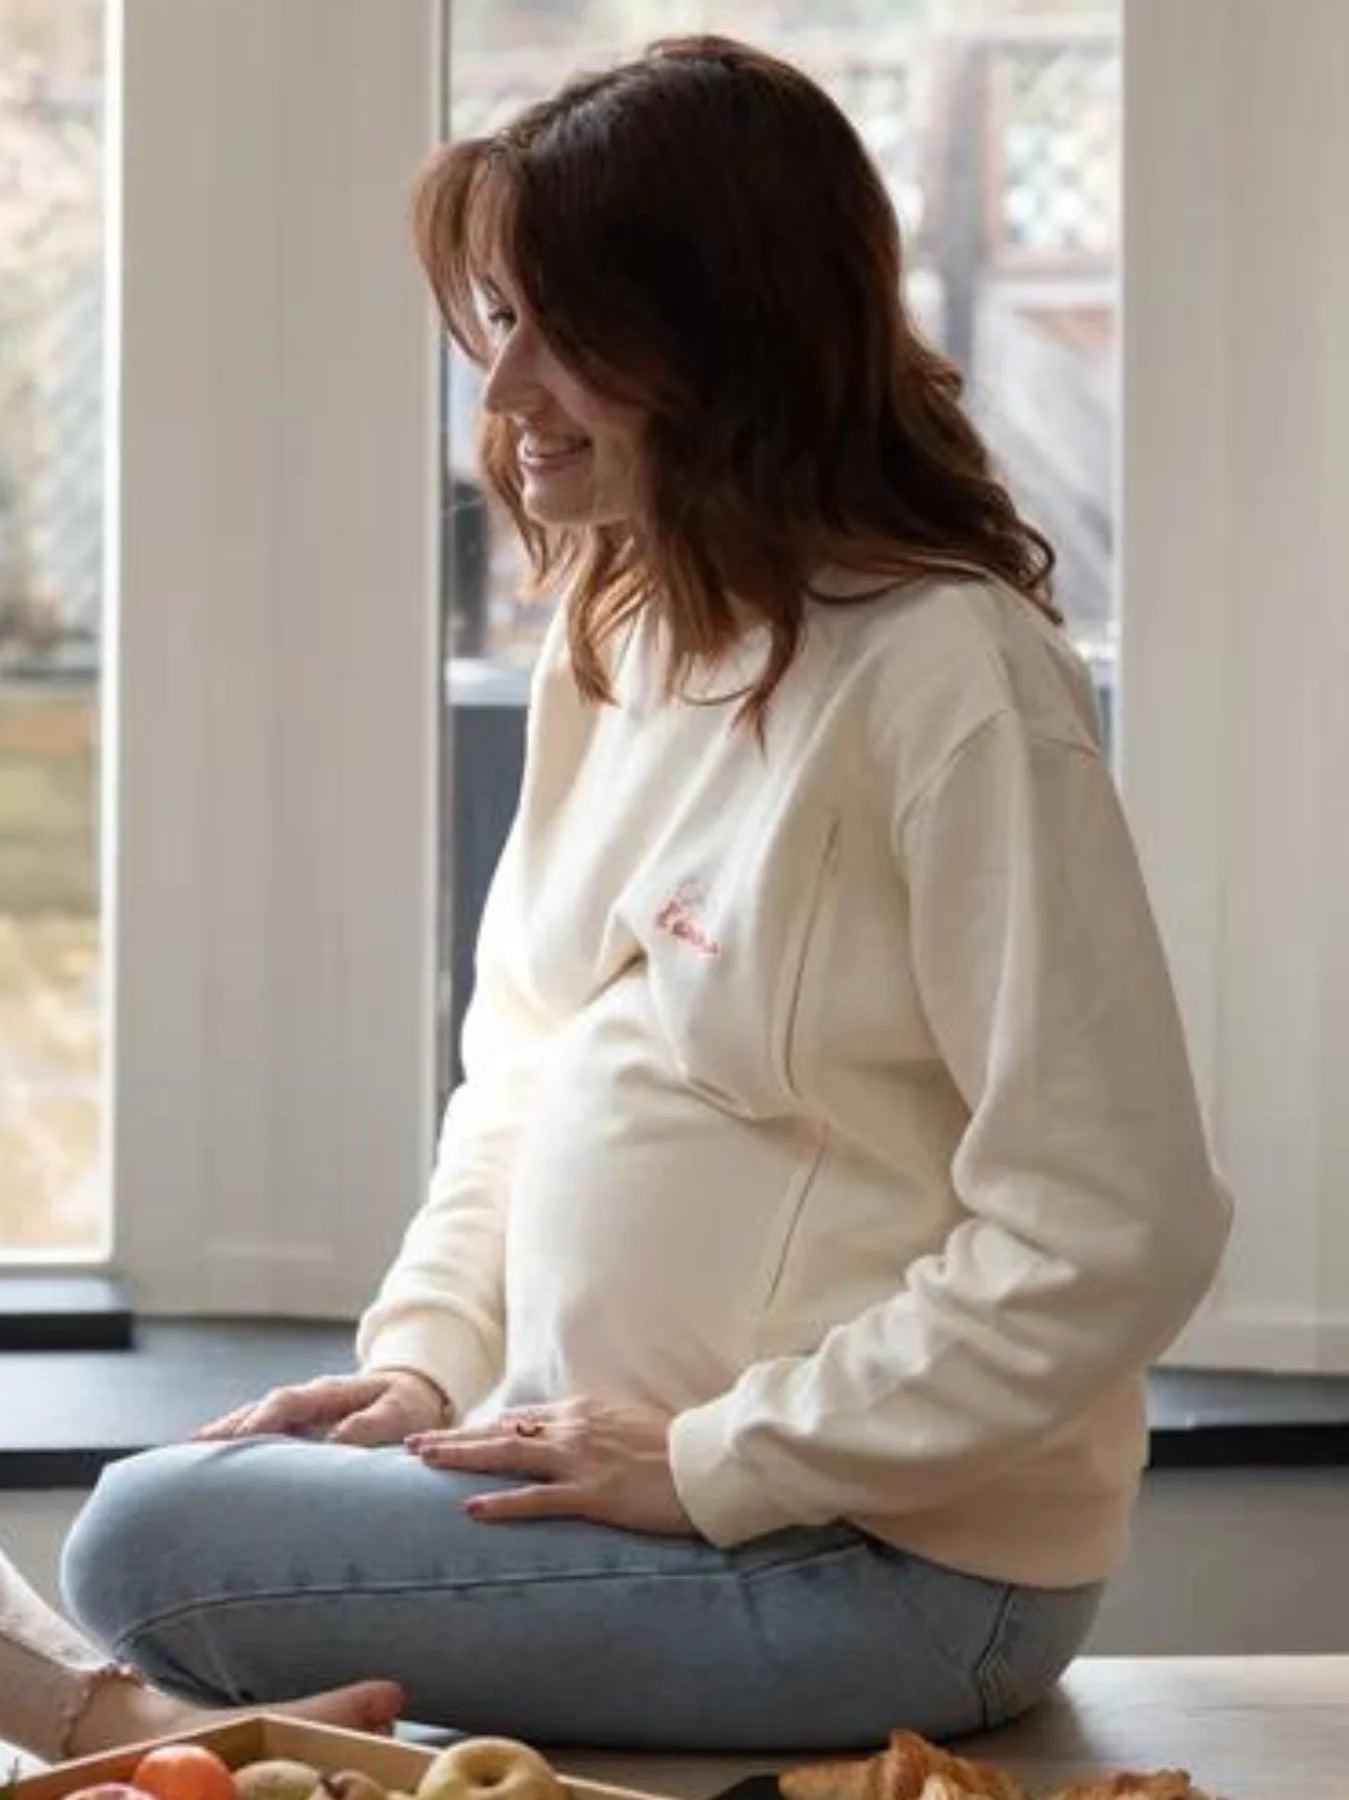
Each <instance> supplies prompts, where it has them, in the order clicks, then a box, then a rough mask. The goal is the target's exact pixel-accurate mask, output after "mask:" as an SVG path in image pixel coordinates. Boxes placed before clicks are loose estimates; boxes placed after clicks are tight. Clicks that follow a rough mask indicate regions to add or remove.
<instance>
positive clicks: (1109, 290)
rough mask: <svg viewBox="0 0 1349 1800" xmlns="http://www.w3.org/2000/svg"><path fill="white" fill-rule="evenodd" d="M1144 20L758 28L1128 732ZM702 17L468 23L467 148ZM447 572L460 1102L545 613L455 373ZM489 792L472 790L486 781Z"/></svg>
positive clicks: (715, 23) (912, 2)
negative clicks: (1053, 558)
mask: <svg viewBox="0 0 1349 1800" xmlns="http://www.w3.org/2000/svg"><path fill="white" fill-rule="evenodd" d="M1119 11H1120V7H1119V0H1078V3H1077V4H1064V3H1063V0H1053V4H1049V0H850V3H848V4H840V3H838V0H758V4H756V5H754V6H752V7H750V8H748V9H745V8H742V9H740V10H739V11H738V12H737V13H736V15H735V23H734V26H733V27H732V29H733V30H734V32H735V33H736V34H737V35H739V36H741V37H743V38H744V39H746V40H747V41H749V42H752V43H754V44H756V45H760V46H762V47H763V48H765V49H768V50H771V51H775V52H777V53H779V54H781V55H783V56H785V57H787V58H788V59H789V60H791V61H793V62H795V63H797V64H799V65H800V66H801V67H803V68H804V69H806V70H807V71H808V72H809V73H810V74H811V75H813V76H814V77H815V78H816V79H817V80H819V81H820V82H821V84H822V85H823V86H824V87H825V88H826V89H827V90H828V91H829V92H830V93H831V94H832V95H833V96H834V97H835V98H836V99H837V100H838V101H839V103H840V104H841V105H842V106H843V108H844V110H845V111H846V112H847V114H848V115H849V117H850V118H851V119H852V120H853V121H854V123H855V124H856V125H857V126H858V128H859V130H860V131H861V134H862V136H863V138H864V140H865V141H866V143H867V145H868V147H869V149H870V150H871V153H872V155H873V156H874V157H875V159H876V161H877V163H878V164H879V166H880V168H881V171H882V173H883V175H884V177H885V181H886V184H887V186H888V188H889V191H890V194H891V197H892V198H893V201H894V204H895V207H896V210H897V212H898V214H899V218H900V222H901V226H902V228H903V231H904V236H905V248H906V252H907V257H908V269H909V277H908V280H909V298H910V300H911V302H912V304H913V307H914V310H915V312H916V314H917V315H918V317H919V319H920V320H921V322H922V323H923V325H924V327H925V328H926V330H927V332H928V334H929V336H930V337H931V338H932V339H933V340H934V341H936V342H937V343H938V344H940V345H941V346H942V348H943V349H944V350H945V351H946V352H947V354H948V355H950V356H951V357H953V358H954V359H955V360H956V361H957V362H958V363H959V364H960V366H961V367H962V369H963V370H964V371H965V374H966V378H967V383H968V386H967V402H968V405H969V408H970V410H971V412H972V414H973V416H974V418H975V419H976V421H977V423H978V425H979V427H980V429H981V430H982V432H983V434H984V436H985V438H986V439H987V441H988V442H989V444H990V446H991V448H992V450H993V453H994V455H995V456H996V458H997V459H998V461H999V463H1000V465H1001V467H1002V468H1003V470H1004V472H1005V474H1006V475H1007V477H1008V479H1009V481H1010V483H1011V486H1012V488H1013V490H1014V491H1015V493H1016V495H1017V498H1018V501H1019V503H1020V505H1021V506H1022V508H1023V510H1024V511H1025V513H1026V514H1027V515H1028V516H1029V517H1030V518H1031V519H1032V520H1033V521H1034V522H1035V523H1037V524H1038V525H1039V526H1040V527H1041V528H1042V529H1043V530H1044V531H1045V532H1046V533H1047V535H1048V536H1049V537H1050V538H1051V539H1052V540H1053V542H1054V545H1055V547H1056V549H1057V551H1058V555H1059V567H1058V578H1057V579H1058V598H1059V602H1060V605H1061V606H1062V608H1063V610H1064V612H1065V613H1066V615H1067V618H1068V625H1069V631H1070V633H1071V635H1072V637H1073V639H1074V641H1075V642H1076V644H1077V646H1078V648H1079V649H1080V650H1081V651H1082V653H1083V654H1084V656H1085V657H1086V658H1087V660H1088V663H1089V664H1090V666H1091V668H1092V670H1093V673H1094V676H1095V681H1096V687H1097V694H1098V699H1099V702H1100V707H1101V713H1102V721H1103V724H1104V726H1105V729H1106V731H1107V733H1108V732H1109V731H1110V730H1111V727H1112V724H1113V715H1114V695H1115V667H1116V644H1117V636H1118V632H1117V620H1116V616H1115V602H1114V517H1113V510H1114V472H1113V466H1114V456H1115V437H1116V428H1117V419H1116V398H1115V396H1116V379H1115V363H1116V324H1117V309H1116V279H1117V260H1118V245H1119V217H1118V214H1119V207H1118V187H1119V181H1118V168H1119V136H1120V104H1119V87H1120V81H1119V63H1120V56H1119V26H1120V21H1119ZM727 16H728V15H726V14H725V13H724V12H719V10H718V9H716V8H710V9H709V8H704V7H701V6H697V5H689V4H680V3H679V0H630V3H629V4H627V5H625V6H618V5H616V4H605V3H604V0H566V3H564V0H549V3H547V4H544V3H543V0H493V3H491V4H483V5H476V6H452V7H451V9H450V13H449V27H448V32H447V42H448V46H449V82H448V128H449V133H450V135H454V136H458V135H464V134H467V133H471V132H474V131H478V130H483V129H490V128H492V127H493V126H494V125H496V124H498V123H500V122H501V121H503V120H504V119H506V118H508V117H509V116H510V115H511V114H512V113H513V112H514V111H516V110H517V109H518V108H519V107H520V106H522V105H524V104H527V103H528V102H529V101H531V100H534V99H537V98H540V97H542V96H543V95H545V94H547V93H549V92H551V91H552V90H553V89H554V88H555V87H556V86H557V85H558V84H559V83H560V82H561V81H562V80H563V79H564V78H565V77H566V76H567V75H568V74H570V73H572V72H573V71H575V70H578V69H583V68H586V67H597V66H603V65H604V64H605V63H607V62H611V61H614V60H616V59H617V58H619V57H621V56H624V55H627V54H631V53H633V52H635V51H637V50H639V49H640V48H641V46H642V45H643V44H645V43H646V42H648V41H649V40H650V39H652V38H654V37H657V36H659V35H663V34H670V33H674V32H678V31H683V30H700V29H706V28H712V29H717V28H725V27H724V24H723V23H722V22H723V21H724V20H725V18H726V17H727ZM447 388H448V407H447V414H448V420H449V430H448V458H447V462H448V467H447V472H446V486H447V493H446V504H445V509H444V520H445V531H444V542H443V564H442V566H443V571H444V580H445V584H446V586H445V592H446V617H447V626H448V639H449V646H450V651H451V662H450V674H449V680H448V684H447V695H448V704H449V710H450V737H451V740H452V742H453V744H454V746H455V750H456V752H457V754H456V755H455V756H454V758H453V762H454V766H455V767H456V768H457V769H458V771H459V772H460V773H459V775H458V776H457V777H456V779H455V782H454V784H453V788H452V795H453V799H452V806H451V809H450V814H449V829H450V830H451V831H452V832H453V833H454V834H455V841H454V852H455V853H454V855H453V856H452V857H450V858H449V859H448V861H449V864H450V866H452V867H453V869H454V870H455V874H454V883H453V893H452V896H451V904H450V912H451V932H450V939H451V942H450V957H451V969H450V976H449V981H448V988H449V991H450V994H451V997H452V1002H453V1004H452V1006H451V1008H450V1009H449V1012H448V1014H447V1016H446V1017H445V1018H444V1019H443V1021H442V1025H443V1031H442V1056H441V1070H442V1082H441V1085H442V1088H443V1087H444V1085H445V1080H446V1078H447V1077H448V1076H449V1075H452V1074H453V1073H455V1072H456V1071H457V1063H456V1060H455V1057H454V1053H453V1046H454V1045H455V1043H456V1042H457V1035H458V1027H459V1022H460V1020H461V1018H462V1012H463V1006H464V1003H465V1000H466V998H467V993H468V988H469V986H470V984H471V979H472V949H473V934H474V932H475V930H476V924H477V918H478V913H479V910H480V908H481V904H482V899H483V896H484V894H485V890H486V884H487V880H488V878H489V877H490V873H491V866H492V863H493V861H494V859H495V856H496V853H497V850H498V848H499V845H500V841H501V836H502V833H503V832H504V830H505V827H506V824H507V822H508V820H509V816H510V811H511V808H512V806H513V803H514V796H515V784H516V782H517V781H518V778H519V766H520V759H521V730H520V721H519V714H520V711H521V709H522V708H523V705H524V702H525V696H526V686H527V671H528V669H529V666H530V664H531V662H532V660H533V657H534V654H535V652H536V650H537V647H538V644H539V641H540V638H541V636H542V634H543V630H544V627H545V625H546V622H547V607H546V604H541V603H538V602H522V601H520V600H519V599H518V598H517V590H518V587H519V584H520V576H521V567H520V558H519V552H518V549H517V546H516V544H515V541H514V536H513V533H512V532H511V530H510V528H509V525H508V524H507V523H506V522H502V521H498V520H497V519H496V518H494V517H493V515H492V514H491V513H490V512H489V510H488V508H487V505H486V502H485V500H484V496H483V490H482V486H481V484H480V480H479V475H478V470H477V467H476V462H475V456H474V439H475V414H476V409H477V401H478V393H479V388H480V380H479V378H478V376H477V373H476V371H475V370H474V369H473V368H472V366H471V365H470V364H468V363H467V362H466V361H465V360H464V359H463V358H462V357H460V356H459V354H458V353H457V352H455V353H454V354H453V355H452V356H451V357H450V358H449V359H448V368H447ZM470 772H471V779H470Z"/></svg>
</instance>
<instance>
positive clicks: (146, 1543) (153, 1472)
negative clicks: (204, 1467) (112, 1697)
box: [61, 1445, 205, 1644]
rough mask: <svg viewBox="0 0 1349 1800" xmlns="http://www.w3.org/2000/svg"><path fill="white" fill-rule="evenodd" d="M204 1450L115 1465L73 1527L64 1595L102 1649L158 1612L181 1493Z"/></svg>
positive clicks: (151, 1454)
mask: <svg viewBox="0 0 1349 1800" xmlns="http://www.w3.org/2000/svg"><path fill="white" fill-rule="evenodd" d="M204 1448H205V1446H197V1445H173V1446H171V1447H170V1448H168V1449H164V1450H150V1451H146V1452H145V1453H144V1454H142V1455H139V1456H129V1457H126V1458H124V1459H123V1460H122V1461H120V1462H116V1463H112V1464H110V1465H109V1466H108V1467H107V1468H106V1469H104V1471H103V1473H102V1475H101V1476H100V1477H99V1480H98V1484H97V1486H96V1487H95V1489H94V1491H93V1493H92V1494H91V1495H90V1496H89V1499H88V1500H87V1501H86V1502H85V1505H84V1508H83V1510H82V1511H81V1512H80V1514H79V1516H78V1517H77V1519H76V1520H75V1523H74V1525H73V1526H72V1527H71V1530H70V1535H69V1536H68V1537H67V1539H66V1542H65V1545H64V1548H63V1550H62V1553H61V1590H62V1593H63V1594H64V1596H65V1601H66V1605H67V1606H68V1607H69V1609H70V1611H71V1612H72V1613H73V1614H74V1616H75V1617H76V1618H77V1619H78V1620H79V1622H80V1623H81V1625H83V1626H84V1628H85V1630H87V1631H88V1632H89V1633H90V1634H91V1635H92V1636H93V1637H94V1638H96V1639H97V1640H99V1641H100V1642H101V1643H104V1644H116V1643H117V1642H119V1641H121V1640H122V1639H123V1638H125V1637H126V1635H127V1633H128V1631H129V1630H130V1629H132V1627H133V1625H134V1623H135V1622H136V1621H137V1620H138V1619H140V1618H143V1617H144V1616H145V1613H146V1612H147V1611H148V1610H151V1609H152V1608H153V1606H154V1605H155V1603H156V1589H157V1588H158V1587H159V1584H160V1583H161V1582H162V1580H163V1578H164V1574H165V1570H166V1567H167V1566H170V1565H171V1564H172V1561H173V1546H174V1540H175V1537H178V1536H180V1535H181V1525H182V1521H183V1517H184V1512H185V1509H186V1507H187V1506H188V1500H187V1497H186V1494H185V1492H184V1490H185V1487H186V1486H187V1484H188V1480H189V1476H190V1472H191V1470H192V1469H193V1467H194V1465H195V1464H196V1463H197V1462H198V1460H199V1457H200V1452H201V1450H203V1449H204Z"/></svg>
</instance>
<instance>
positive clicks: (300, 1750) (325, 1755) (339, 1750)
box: [10, 1713, 660, 1800]
mask: <svg viewBox="0 0 1349 1800" xmlns="http://www.w3.org/2000/svg"><path fill="white" fill-rule="evenodd" d="M153 1742H154V1743H161V1744H163V1743H174V1744H202V1745H204V1746H205V1748H206V1749H208V1750H214V1751H215V1753H216V1755H217V1756H219V1757H220V1758H222V1760H223V1761H225V1762H226V1763H228V1764H229V1766H230V1768H232V1769H237V1768H240V1767H241V1766H242V1765H243V1764H244V1763H250V1762H258V1761H260V1760H261V1759H262V1758H264V1757H273V1756H284V1757H291V1758H293V1759H294V1760H295V1761H297V1762H305V1763H310V1764H312V1766H313V1767H314V1768H316V1769H317V1770H318V1771H319V1773H320V1774H321V1775H334V1774H336V1773H337V1771H338V1770H339V1769H361V1770H363V1771H364V1772H365V1774H367V1775H369V1776H371V1777H372V1778H373V1779H374V1780H375V1781H378V1782H379V1783H380V1785H381V1786H383V1787H387V1788H400V1789H402V1790H403V1791H404V1792H405V1793H409V1794H410V1793H413V1792H414V1791H415V1789H416V1786H417V1783H418V1782H419V1781H420V1780H421V1778H422V1775H423V1774H424V1773H425V1771H426V1769H427V1767H428V1766H429V1765H430V1764H431V1763H432V1762H434V1761H435V1759H436V1757H437V1756H438V1755H439V1754H440V1749H439V1748H430V1749H428V1748H426V1747H424V1746H422V1745H419V1744H404V1743H399V1742H398V1741H397V1740H396V1739H394V1738H386V1737H374V1736H372V1735H371V1734H370V1733H369V1732H364V1731H344V1730H342V1729H341V1728H340V1727H338V1726H335V1725H310V1724H306V1723H304V1722H303V1721H301V1720H299V1719H288V1718H284V1717H282V1716H281V1715H280V1714H279V1713H257V1714H254V1715H253V1716H251V1717H249V1718H247V1719H236V1720H234V1721H232V1722H230V1723H227V1724H224V1725H212V1726H208V1727H207V1728H206V1729H205V1730H203V1731H191V1732H180V1733H178V1734H176V1735H175V1736H173V1737H172V1738H157V1739H154V1740H153ZM151 1747H152V1745H151V1743H144V1744H130V1745H127V1746H126V1747H125V1748H123V1749H121V1750H114V1751H112V1752H110V1753H109V1754H108V1755H106V1756H83V1757H80V1758H79V1759H78V1760H77V1761H75V1762H65V1763H58V1764H56V1765H55V1766H54V1767H52V1768H50V1769H44V1770H43V1771H42V1773H41V1774H39V1775H30V1776H28V1777H27V1779H26V1780H23V1781H20V1782H18V1783H16V1784H15V1786H14V1787H13V1788H12V1789H11V1790H10V1792H11V1794H12V1796H13V1800H64V1796H65V1795H67V1794H73V1793H75V1792H76V1790H77V1789H79V1788H86V1787H93V1786H94V1785H95V1784H96V1783H98V1782H102V1781H130V1779H131V1774H132V1771H133V1770H134V1769H135V1767H136V1764H137V1763H138V1762H139V1761H140V1759H141V1757H142V1756H144V1754H145V1752H146V1751H147V1750H148V1749H150V1748H151ZM559 1780H561V1781H562V1784H563V1786H564V1787H565V1788H566V1789H567V1792H568V1794H569V1795H570V1796H571V1800H660V1797H659V1796H655V1795H651V1794H648V1793H646V1792H644V1791H643V1790H642V1789H640V1788H626V1787H613V1786H610V1785H609V1784H608V1783H606V1782H599V1781H578V1780H574V1779H572V1778H571V1777H568V1776H559Z"/></svg>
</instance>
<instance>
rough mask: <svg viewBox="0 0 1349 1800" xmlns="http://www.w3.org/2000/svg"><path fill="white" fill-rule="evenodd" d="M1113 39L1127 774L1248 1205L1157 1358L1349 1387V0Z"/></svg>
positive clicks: (1202, 1057) (1207, 1075)
mask: <svg viewBox="0 0 1349 1800" xmlns="http://www.w3.org/2000/svg"><path fill="white" fill-rule="evenodd" d="M1124 44H1125V115H1124V143H1125V152H1124V185H1125V212H1124V217H1125V230H1124V309H1123V311H1124V407H1123V417H1124V459H1123V467H1124V495H1123V509H1122V517H1123V559H1122V568H1123V595H1124V599H1123V607H1122V629H1123V641H1122V677H1121V680H1122V779H1123V786H1124V791H1125V798H1126V802H1127V805H1128V808H1129V811H1130V814H1131V817H1132V819H1133V822H1134V825H1135V828H1136V831H1137V833H1138V837H1139V841H1140V846H1141V849H1142V852H1143V856H1144V861H1145V864H1146V867H1147V872H1148V877H1149V883H1150V886H1151V889H1152V892H1153V895H1154V899H1155V902H1156V904H1157V908H1158V912H1159V915H1160V917H1161V920H1162V925H1163V930H1164V932H1165V934H1166V937H1167V941H1168V947H1169V950H1170V954H1171V959H1172V964H1173V968H1174V971H1175V974H1176V977H1177V982H1178V985H1179V988H1180V990H1181V995H1182V1000H1183V1004H1184V1007H1185V1012H1186V1017H1187V1023H1188V1027H1189V1031H1190V1039H1191V1046H1192V1050H1193V1054H1194V1058H1195V1063H1196V1068H1197V1072H1198V1075H1199V1079H1200V1085H1201V1090H1202V1093H1203V1097H1204V1099H1205V1102H1206V1104H1207V1107H1208V1110H1209V1115H1210V1118H1211V1122H1212V1125H1213V1129H1214V1133H1215V1140H1216V1145H1217V1149H1218V1153H1219V1157H1220V1160H1221V1162H1222V1163H1223V1165H1224V1167H1225V1169H1226V1171H1227V1173H1228V1175H1229V1178H1230V1179H1231V1181H1232V1184H1233V1186H1234V1188H1235V1190H1236V1195H1237V1202H1238V1219H1237V1226H1236V1231H1235V1236H1234V1240H1233V1244H1232V1247H1231V1250H1230V1252H1229V1255H1228V1258H1227V1263H1226V1268H1225V1271H1224V1274H1223V1275H1222V1277H1221V1278H1220V1282H1219V1286H1218V1289H1217V1291H1216V1293H1215V1295H1214V1298H1213V1300H1212V1302H1211V1303H1210V1304H1209V1306H1208V1307H1207V1308H1206V1309H1205V1310H1204V1312H1203V1314H1202V1315H1201V1317H1200V1318H1199V1319H1198V1320H1197V1321H1196V1322H1195V1324H1194V1325H1193V1326H1192V1327H1191V1329H1190V1331H1189V1332H1188V1333H1187V1334H1186V1336H1185V1338H1184V1339H1183V1340H1182V1342H1181V1344H1180V1345H1179V1346H1178V1347H1177V1349H1176V1351H1175V1352H1174V1353H1173V1357H1172V1360H1184V1361H1189V1362H1194V1363H1211V1364H1225V1365H1229V1366H1247V1367H1256V1368H1286V1369H1293V1368H1302V1369H1313V1370H1314V1369H1321V1370H1341V1371H1343V1370H1349V779H1347V777H1349V228H1347V227H1346V219H1347V218H1349V213H1346V200H1345V196H1346V194H1347V193H1349V6H1346V5H1345V4H1344V0H1286V3H1285V4H1282V5H1279V6H1271V5H1269V4H1268V3H1267V0H1185V3H1184V4H1183V5H1163V4H1158V3H1156V0H1129V4H1128V6H1127V8H1126V18H1125V40H1124Z"/></svg>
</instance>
